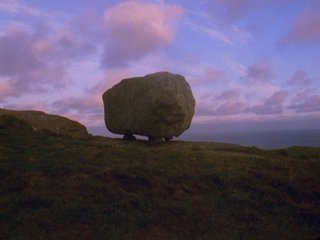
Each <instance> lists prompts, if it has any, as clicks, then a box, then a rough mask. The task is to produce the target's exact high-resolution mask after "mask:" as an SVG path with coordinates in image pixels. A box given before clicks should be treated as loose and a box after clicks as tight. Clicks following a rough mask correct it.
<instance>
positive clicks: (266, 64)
mask: <svg viewBox="0 0 320 240" xmlns="http://www.w3.org/2000/svg"><path fill="white" fill-rule="evenodd" d="M274 76H275V74H274V72H273V68H272V62H271V60H270V59H268V58H263V59H261V60H259V61H258V62H256V63H254V64H253V65H251V66H249V67H248V77H249V79H250V80H251V81H252V82H257V83H264V82H269V81H271V80H272V79H273V77H274Z"/></svg>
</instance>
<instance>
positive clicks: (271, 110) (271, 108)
mask: <svg viewBox="0 0 320 240" xmlns="http://www.w3.org/2000/svg"><path fill="white" fill-rule="evenodd" d="M287 97H288V93H287V92H286V91H277V92H275V93H273V94H272V95H271V96H270V97H269V98H268V99H267V100H266V101H265V102H264V103H263V104H260V105H255V106H252V107H249V108H248V109H247V110H246V111H247V112H251V113H255V114H259V115H268V114H279V113H282V112H283V103H284V101H285V100H286V99H287Z"/></svg>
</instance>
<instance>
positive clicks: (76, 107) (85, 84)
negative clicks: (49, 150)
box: [0, 0, 320, 130]
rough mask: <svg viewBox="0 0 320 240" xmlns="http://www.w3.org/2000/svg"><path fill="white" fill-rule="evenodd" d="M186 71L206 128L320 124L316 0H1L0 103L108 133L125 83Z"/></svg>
mask: <svg viewBox="0 0 320 240" xmlns="http://www.w3.org/2000/svg"><path fill="white" fill-rule="evenodd" d="M158 71H169V72H172V73H176V74H181V75H183V76H184V77H185V78H186V79H187V81H188V82H189V84H190V85H191V88H192V91H193V94H194V96H195V99H196V112H195V116H194V118H193V122H192V126H198V127H199V126H201V127H202V130H203V129H205V128H208V127H211V128H217V130H219V128H226V130H228V129H242V128H245V129H246V130H250V129H253V130H254V129H256V128H259V126H267V128H268V129H272V128H289V127H290V126H291V127H292V128H320V0H281V1H279V0H199V1H194V0H129V1H119V0H77V1H74V0H55V1H49V0H47V1H44V0H1V1H0V107H1V108H8V109H16V110H21V109H35V110H41V111H45V112H48V113H51V114H59V115H63V116H66V117H69V118H72V119H75V120H77V121H80V122H81V123H82V124H84V125H86V126H87V127H88V128H89V129H95V128H99V127H103V128H104V113H103V102H102V94H103V93H104V92H105V91H106V90H107V89H109V88H110V87H112V86H113V85H114V84H116V83H118V82H119V81H121V80H122V79H124V78H128V77H134V76H144V75H146V74H149V73H153V72H158Z"/></svg>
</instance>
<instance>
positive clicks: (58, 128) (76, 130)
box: [0, 109, 89, 138]
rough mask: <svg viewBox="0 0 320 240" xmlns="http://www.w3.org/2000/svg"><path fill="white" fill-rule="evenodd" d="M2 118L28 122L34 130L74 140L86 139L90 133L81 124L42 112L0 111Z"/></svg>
mask: <svg viewBox="0 0 320 240" xmlns="http://www.w3.org/2000/svg"><path fill="white" fill-rule="evenodd" d="M1 116H12V117H15V118H18V119H21V120H23V121H25V122H27V123H28V124H29V125H30V126H31V127H32V129H33V130H35V131H41V130H47V131H50V132H52V133H55V134H58V135H67V136H71V137H73V138H86V137H88V136H89V133H88V131H87V129H86V127H85V126H83V125H81V124H80V123H78V122H76V121H73V120H70V119H68V118H65V117H61V116H58V115H51V114H46V113H44V112H40V111H31V110H30V111H14V110H7V109H0V117H1Z"/></svg>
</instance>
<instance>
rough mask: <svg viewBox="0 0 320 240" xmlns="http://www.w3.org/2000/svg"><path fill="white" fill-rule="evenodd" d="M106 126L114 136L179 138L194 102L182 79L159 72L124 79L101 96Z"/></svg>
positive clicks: (188, 87) (191, 115) (178, 76)
mask: <svg viewBox="0 0 320 240" xmlns="http://www.w3.org/2000/svg"><path fill="white" fill-rule="evenodd" d="M103 102H104V113H105V124H106V127H107V129H108V130H109V131H110V132H112V133H115V134H123V135H124V134H126V133H127V132H130V133H131V134H136V135H141V136H147V137H149V138H152V139H158V138H171V137H172V136H175V137H178V136H180V135H181V134H182V133H183V132H184V131H185V130H187V129H188V128H189V127H190V124H191V121H192V118H193V115H194V109H195V99H194V97H193V94H192V91H191V88H190V86H189V84H188V82H187V81H186V80H185V78H184V77H183V76H181V75H177V74H172V73H169V72H158V73H154V74H149V75H146V76H144V77H134V78H128V79H123V80H122V81H121V82H120V83H118V84H116V85H115V86H113V87H112V88H111V89H109V90H107V91H106V92H105V93H104V94H103Z"/></svg>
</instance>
